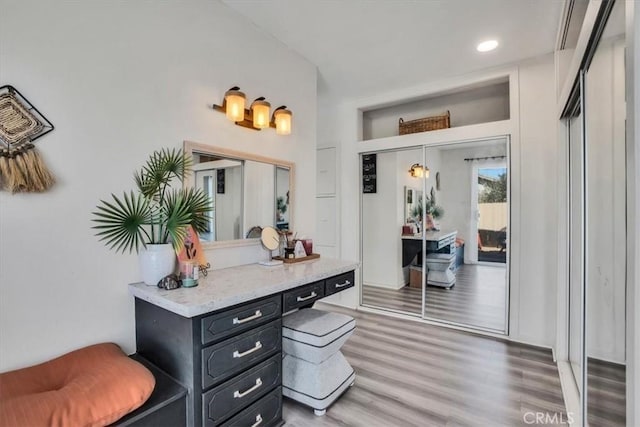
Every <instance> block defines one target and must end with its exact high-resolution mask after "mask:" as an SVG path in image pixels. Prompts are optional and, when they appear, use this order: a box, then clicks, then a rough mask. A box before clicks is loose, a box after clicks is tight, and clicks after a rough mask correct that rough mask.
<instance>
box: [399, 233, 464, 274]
mask: <svg viewBox="0 0 640 427" xmlns="http://www.w3.org/2000/svg"><path fill="white" fill-rule="evenodd" d="M457 234H458V231H457V230H441V231H427V232H426V233H425V238H426V246H427V253H426V254H425V255H427V254H430V253H455V250H456V245H455V243H456V236H457ZM421 252H422V234H411V235H403V236H402V266H403V267H407V266H409V264H411V261H413V259H414V258H415V257H416V255H418V254H420V253H421ZM418 265H422V257H420V256H419V257H418Z"/></svg>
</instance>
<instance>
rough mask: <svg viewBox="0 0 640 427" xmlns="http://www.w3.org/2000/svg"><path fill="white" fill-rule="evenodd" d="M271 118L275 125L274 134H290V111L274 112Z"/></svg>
mask: <svg viewBox="0 0 640 427" xmlns="http://www.w3.org/2000/svg"><path fill="white" fill-rule="evenodd" d="M273 116H274V122H275V124H276V133H277V134H278V135H289V134H291V116H292V114H291V111H289V110H287V109H285V108H282V109H279V110H276V111H274V113H273Z"/></svg>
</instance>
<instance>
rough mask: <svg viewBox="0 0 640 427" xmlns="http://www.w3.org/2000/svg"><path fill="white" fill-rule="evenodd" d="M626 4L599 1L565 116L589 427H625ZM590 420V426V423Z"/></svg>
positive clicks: (573, 350) (572, 274)
mask: <svg viewBox="0 0 640 427" xmlns="http://www.w3.org/2000/svg"><path fill="white" fill-rule="evenodd" d="M624 6H625V5H624V2H623V1H615V2H613V1H609V2H603V3H602V10H601V17H602V19H601V22H599V23H598V24H597V25H596V27H595V29H594V33H593V34H594V40H595V41H594V44H593V46H592V47H591V49H590V50H588V51H587V53H586V55H585V61H584V64H585V65H584V67H583V69H582V70H581V71H580V75H579V76H578V79H577V83H576V88H579V90H576V91H575V92H574V95H575V96H573V97H572V99H571V100H570V103H569V105H568V108H566V109H565V111H567V112H568V114H566V115H565V124H566V127H567V132H568V155H569V160H568V183H569V188H568V189H569V224H568V225H569V227H568V228H569V236H568V237H569V245H568V249H569V277H568V278H569V281H568V297H569V298H568V307H567V313H568V316H567V318H568V326H569V327H568V332H569V336H568V350H569V352H568V357H569V362H570V364H571V368H572V371H573V374H574V378H575V382H576V385H577V388H578V391H579V395H580V406H581V414H580V419H581V420H583V424H584V425H593V426H595V425H606V426H624V425H625V421H626V417H625V413H626V402H625V400H626V399H625V393H626V385H625V377H626V372H625V366H626V360H625V352H626V349H625V324H626V277H625V271H626V249H625V248H626V246H625V245H626V222H625V221H626V216H625V212H626V183H625V175H626V169H625V162H626V159H625V146H626V140H625V116H626V111H625V110H626V107H625V60H624V56H625V37H624ZM585 418H586V421H585Z"/></svg>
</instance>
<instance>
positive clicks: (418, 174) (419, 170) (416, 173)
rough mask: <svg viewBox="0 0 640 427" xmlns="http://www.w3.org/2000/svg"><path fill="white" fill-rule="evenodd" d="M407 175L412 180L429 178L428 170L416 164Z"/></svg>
mask: <svg viewBox="0 0 640 427" xmlns="http://www.w3.org/2000/svg"><path fill="white" fill-rule="evenodd" d="M409 175H411V176H412V177H413V178H422V177H425V178H429V168H428V167H426V166H422V165H420V164H418V163H414V164H413V165H411V168H410V169H409Z"/></svg>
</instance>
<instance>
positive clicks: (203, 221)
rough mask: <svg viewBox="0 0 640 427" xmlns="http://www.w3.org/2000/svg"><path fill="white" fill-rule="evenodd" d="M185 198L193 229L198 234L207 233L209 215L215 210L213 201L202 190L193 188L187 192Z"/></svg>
mask: <svg viewBox="0 0 640 427" xmlns="http://www.w3.org/2000/svg"><path fill="white" fill-rule="evenodd" d="M184 198H185V200H186V202H187V205H188V206H189V213H190V214H191V226H192V227H193V229H194V230H195V231H196V233H203V232H205V231H207V226H208V222H209V220H208V216H207V213H209V212H211V211H212V210H213V205H212V203H211V199H210V198H209V197H208V196H207V195H206V194H205V193H204V192H203V191H202V190H201V189H193V188H190V189H188V190H185V192H184Z"/></svg>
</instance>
